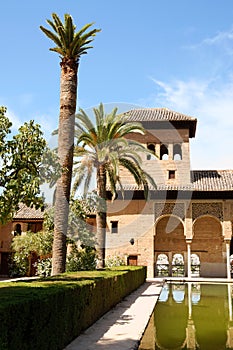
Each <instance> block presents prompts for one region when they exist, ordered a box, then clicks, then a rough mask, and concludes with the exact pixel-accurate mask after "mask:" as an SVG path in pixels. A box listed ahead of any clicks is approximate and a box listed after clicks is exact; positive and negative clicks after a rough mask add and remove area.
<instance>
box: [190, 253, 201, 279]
mask: <svg viewBox="0 0 233 350" xmlns="http://www.w3.org/2000/svg"><path fill="white" fill-rule="evenodd" d="M191 274H192V276H197V277H199V276H200V259H199V256H198V255H197V254H191Z"/></svg>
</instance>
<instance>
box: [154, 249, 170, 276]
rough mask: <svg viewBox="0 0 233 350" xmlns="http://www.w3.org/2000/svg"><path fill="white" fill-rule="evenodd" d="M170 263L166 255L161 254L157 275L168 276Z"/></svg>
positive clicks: (157, 263) (157, 262)
mask: <svg viewBox="0 0 233 350" xmlns="http://www.w3.org/2000/svg"><path fill="white" fill-rule="evenodd" d="M168 270H169V261H168V257H167V255H166V254H159V255H158V257H157V261H156V275H157V276H168Z"/></svg>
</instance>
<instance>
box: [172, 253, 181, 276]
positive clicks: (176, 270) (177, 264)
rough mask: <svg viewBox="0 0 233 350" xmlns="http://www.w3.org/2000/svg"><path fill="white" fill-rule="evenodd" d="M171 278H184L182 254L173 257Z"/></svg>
mask: <svg viewBox="0 0 233 350" xmlns="http://www.w3.org/2000/svg"><path fill="white" fill-rule="evenodd" d="M172 276H184V257H183V255H182V254H174V255H173V259H172Z"/></svg>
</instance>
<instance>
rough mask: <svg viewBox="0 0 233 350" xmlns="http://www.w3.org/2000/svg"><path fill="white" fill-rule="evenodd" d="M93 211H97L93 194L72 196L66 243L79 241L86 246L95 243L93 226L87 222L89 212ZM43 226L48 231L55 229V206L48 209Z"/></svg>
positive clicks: (91, 245)
mask: <svg viewBox="0 0 233 350" xmlns="http://www.w3.org/2000/svg"><path fill="white" fill-rule="evenodd" d="M93 207H94V208H93ZM93 211H96V208H95V199H93V196H92V195H88V196H87V197H86V198H85V199H74V198H71V200H70V209H69V218H68V227H67V239H66V243H67V242H69V243H79V244H80V245H82V246H86V247H87V246H89V247H93V246H94V245H95V237H94V233H93V232H92V231H93V230H92V227H90V226H89V225H88V224H87V223H86V219H87V216H88V214H90V213H91V212H93ZM43 228H44V230H47V231H54V208H50V209H48V210H46V212H45V214H44V223H43Z"/></svg>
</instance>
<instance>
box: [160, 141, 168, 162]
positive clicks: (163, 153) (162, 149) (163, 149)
mask: <svg viewBox="0 0 233 350" xmlns="http://www.w3.org/2000/svg"><path fill="white" fill-rule="evenodd" d="M160 160H168V148H167V146H166V145H164V144H162V145H161V146H160Z"/></svg>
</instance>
